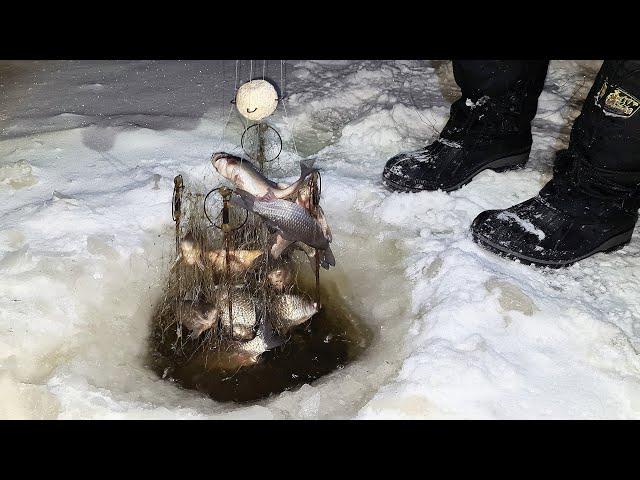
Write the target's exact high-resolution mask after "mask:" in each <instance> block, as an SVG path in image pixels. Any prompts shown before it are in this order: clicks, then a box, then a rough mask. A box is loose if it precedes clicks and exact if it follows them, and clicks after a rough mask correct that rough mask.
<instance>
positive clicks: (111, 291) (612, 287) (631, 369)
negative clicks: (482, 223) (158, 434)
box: [0, 61, 640, 418]
mask: <svg viewBox="0 0 640 480" xmlns="http://www.w3.org/2000/svg"><path fill="white" fill-rule="evenodd" d="M599 65H600V62H594V61H588V62H585V61H580V62H578V61H570V62H569V61H556V62H552V63H551V67H550V70H549V75H548V77H547V82H546V86H545V91H544V92H543V94H542V96H541V99H540V105H539V110H538V116H537V118H536V120H535V123H534V145H533V151H532V158H531V160H530V162H529V163H528V164H527V167H526V168H525V169H523V170H520V171H512V172H506V173H501V174H498V173H495V172H490V171H487V172H483V173H482V174H480V175H479V176H478V177H477V178H476V179H474V181H473V182H471V183H470V184H468V185H467V186H465V187H463V188H462V189H461V190H458V191H456V192H453V193H451V194H445V193H442V192H425V193H419V194H398V193H390V192H388V191H386V190H385V189H384V188H383V187H382V185H381V181H380V174H381V171H382V167H383V166H384V163H385V161H386V160H387V159H388V158H389V157H391V156H392V155H394V154H396V153H398V152H399V151H402V150H408V149H414V148H418V147H420V146H423V145H424V144H425V143H426V142H427V141H429V140H432V139H434V138H435V137H436V135H437V131H438V130H439V129H440V128H442V126H443V125H444V122H445V121H446V118H447V114H448V106H449V103H450V102H451V101H452V100H454V99H455V98H456V95H457V94H458V90H457V87H456V85H455V83H454V82H453V78H452V72H451V66H450V64H449V63H448V62H443V61H434V62H429V61H357V62H356V61H340V62H336V61H331V62H323V61H296V62H293V61H290V62H287V75H286V81H287V82H286V90H287V92H286V93H287V94H288V102H287V112H288V121H287V118H286V117H285V116H284V115H283V110H282V108H281V107H279V108H278V110H277V112H276V114H275V115H274V117H273V119H272V120H273V122H274V126H275V127H276V128H277V129H278V130H279V131H280V132H281V133H282V135H283V138H284V140H285V151H284V153H283V164H284V165H285V166H290V167H293V166H294V163H295V161H296V160H297V159H298V155H296V149H297V152H298V154H299V155H300V156H307V155H312V154H313V155H316V156H317V157H318V164H319V166H320V167H321V168H322V169H323V196H324V200H323V201H324V204H325V211H326V213H327V216H328V218H329V220H330V222H331V226H332V229H333V232H334V245H335V247H333V250H334V252H335V254H336V257H337V261H338V266H337V268H336V269H335V270H332V271H331V272H330V273H325V272H323V276H324V278H325V281H331V282H334V283H336V284H337V285H338V287H339V290H340V291H341V292H342V293H343V295H344V298H345V302H347V303H348V304H349V306H350V307H351V308H352V309H353V310H354V311H355V312H356V313H358V314H359V315H360V316H361V317H362V318H363V319H365V320H366V321H367V322H368V326H369V327H370V328H371V329H372V330H373V332H374V334H375V336H374V340H373V344H372V346H371V347H370V348H369V349H368V350H367V351H366V352H365V353H364V354H363V355H362V356H361V357H360V358H359V359H358V360H357V361H355V362H354V363H352V364H349V365H347V366H346V367H345V368H344V369H342V370H337V371H335V372H334V373H332V374H330V375H328V376H326V377H323V378H322V379H320V380H318V381H317V382H315V383H313V384H312V385H304V386H303V387H302V388H300V389H298V390H296V391H289V392H285V393H282V394H280V395H277V396H274V397H272V398H269V399H266V400H263V401H260V402H257V403H255V404H253V405H234V404H220V403H217V402H215V401H213V400H211V399H209V398H208V397H205V396H203V395H201V394H199V393H197V392H195V391H188V390H182V389H179V388H177V387H176V386H175V385H173V384H171V383H169V382H167V381H164V380H161V379H159V378H157V376H156V375H155V374H154V373H153V372H152V371H151V370H150V369H149V368H147V367H145V353H146V338H147V336H148V334H149V321H150V315H151V309H152V305H153V302H154V301H155V300H156V299H157V297H158V295H159V293H160V290H161V288H162V285H163V280H164V278H165V275H166V268H167V265H168V263H169V261H170V257H171V252H172V248H173V245H172V242H173V237H172V229H173V225H172V222H171V217H170V210H171V209H170V199H171V192H172V187H173V182H172V179H173V177H174V176H175V175H176V174H177V173H182V174H183V175H184V176H185V179H186V181H187V182H188V181H190V180H191V181H196V180H197V181H200V180H202V179H204V180H205V182H208V184H213V183H215V181H216V178H217V177H216V174H214V172H213V168H212V167H211V164H210V163H209V161H208V159H209V157H210V155H211V153H212V152H213V151H215V150H222V149H226V150H230V151H236V152H238V151H239V148H238V143H239V139H240V135H241V133H242V129H243V125H242V122H241V120H240V119H239V118H238V116H237V114H235V112H233V111H232V110H230V104H229V102H230V100H231V97H232V95H233V87H234V75H235V62H177V61H176V62H151V61H145V62H87V61H78V62H4V63H1V64H0V103H1V105H2V108H1V109H0V198H1V200H2V201H1V202H0V222H1V223H0V226H1V228H0V418H638V417H640V358H639V357H638V353H637V351H638V348H640V301H639V297H638V294H637V292H638V291H639V287H640V275H639V273H638V272H640V269H639V267H640V236H638V235H636V237H635V238H634V239H633V240H632V242H631V244H630V245H629V246H627V247H626V248H625V249H623V250H620V251H618V252H615V253H612V254H607V255H604V254H600V255H596V256H595V257H592V258H590V259H587V260H585V261H583V262H581V263H579V264H577V265H574V266H572V267H570V268H568V269H565V270H540V269H535V268H532V267H528V266H525V265H521V264H519V263H515V262H512V261H509V260H505V259H502V258H499V257H497V256H495V255H493V254H491V253H488V252H485V251H484V250H482V249H480V248H479V247H478V246H476V245H475V244H474V243H473V242H472V240H471V238H470V234H469V230H468V227H469V224H470V223H471V221H472V219H473V218H474V217H475V215H477V214H478V213H479V212H481V211H482V210H485V209H489V208H491V209H493V208H504V207H507V206H510V205H512V204H514V203H517V202H520V201H523V200H525V199H527V198H529V197H530V196H532V195H534V194H535V193H537V191H538V190H539V189H540V187H541V186H542V185H543V184H544V183H545V182H546V181H547V180H548V179H549V178H550V175H551V165H552V162H553V155H554V151H556V150H557V149H559V148H562V147H563V146H566V144H567V141H568V134H569V126H570V122H571V120H572V119H573V118H575V116H577V114H578V111H579V110H578V109H579V106H580V103H581V100H582V99H583V98H584V96H585V95H586V93H587V90H588V88H589V87H590V82H591V80H592V78H593V77H594V75H595V73H596V72H597V69H598V67H599ZM279 68H280V64H279V62H269V63H268V64H267V65H266V73H267V76H268V77H271V78H274V79H276V80H277V81H279V75H280V70H279ZM254 69H255V70H254V71H257V72H261V69H262V62H258V63H257V64H254ZM249 70H250V65H249V63H248V62H241V64H240V77H241V79H243V80H247V79H248V78H247V77H248V75H249ZM229 112H232V113H231V115H230V116H229ZM227 118H229V119H230V121H229V122H228V123H227ZM292 134H293V135H292ZM294 139H295V147H297V148H295V147H294V142H293V140H294ZM294 170H295V169H294V168H291V169H290V172H293V171H294ZM523 228H524V227H523Z"/></svg>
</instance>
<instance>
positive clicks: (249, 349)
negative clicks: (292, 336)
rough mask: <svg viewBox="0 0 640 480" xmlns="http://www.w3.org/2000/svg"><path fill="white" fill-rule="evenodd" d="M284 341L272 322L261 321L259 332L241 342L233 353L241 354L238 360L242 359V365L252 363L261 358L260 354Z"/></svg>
mask: <svg viewBox="0 0 640 480" xmlns="http://www.w3.org/2000/svg"><path fill="white" fill-rule="evenodd" d="M283 343H284V339H283V338H282V337H280V336H279V335H278V334H277V333H276V332H275V331H274V330H273V327H272V326H271V324H270V322H268V321H264V322H260V326H259V327H258V333H257V334H256V336H255V337H253V339H252V340H249V341H248V342H239V343H238V345H237V347H236V350H235V351H234V352H233V354H235V355H237V356H239V358H237V359H236V361H242V366H246V365H252V364H255V363H257V362H258V361H259V360H260V355H262V354H263V353H264V352H266V351H268V350H271V349H273V348H276V347H279V346H280V345H282V344H283Z"/></svg>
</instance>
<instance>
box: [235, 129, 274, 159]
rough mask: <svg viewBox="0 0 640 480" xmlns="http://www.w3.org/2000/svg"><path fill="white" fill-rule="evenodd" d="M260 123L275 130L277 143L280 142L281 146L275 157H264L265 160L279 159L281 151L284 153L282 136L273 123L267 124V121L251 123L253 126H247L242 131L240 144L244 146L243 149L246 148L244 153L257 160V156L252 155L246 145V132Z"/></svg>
mask: <svg viewBox="0 0 640 480" xmlns="http://www.w3.org/2000/svg"><path fill="white" fill-rule="evenodd" d="M260 125H264V126H266V127H267V129H268V130H273V132H274V133H275V134H276V136H277V143H278V144H279V146H280V148H279V149H278V153H277V154H276V155H275V156H274V157H273V158H265V159H264V161H265V162H266V163H269V162H273V161H274V160H275V159H277V158H278V157H279V156H280V153H282V137H281V136H280V134H279V133H278V131H277V130H276V129H275V128H273V127H272V126H271V125H269V124H266V123H254V124H253V125H251V126H249V127H247V128H245V129H244V132H242V138H241V139H240V145H241V146H242V149H243V150H244V153H246V154H247V156H248V157H249V158H251V160H254V161H257V159H256V158H253V156H252V155H251V153H249V152H248V151H247V148H246V146H245V141H246V140H245V136H246V134H247V132H248V131H249V130H251V129H252V128H258V127H259V126H260Z"/></svg>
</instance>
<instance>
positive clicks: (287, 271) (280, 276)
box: [267, 263, 293, 292]
mask: <svg viewBox="0 0 640 480" xmlns="http://www.w3.org/2000/svg"><path fill="white" fill-rule="evenodd" d="M267 280H268V282H269V285H271V287H272V288H274V289H275V290H278V291H280V292H282V291H284V289H285V288H287V287H289V286H291V285H292V284H293V271H292V270H291V267H290V266H289V265H288V264H286V263H284V264H282V265H280V266H277V267H275V268H274V269H272V270H271V271H270V272H269V273H268V274H267Z"/></svg>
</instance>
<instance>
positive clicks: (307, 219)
mask: <svg viewBox="0 0 640 480" xmlns="http://www.w3.org/2000/svg"><path fill="white" fill-rule="evenodd" d="M253 211H254V212H255V213H257V214H258V215H260V216H262V217H264V218H266V219H268V220H270V221H271V222H272V223H273V224H275V226H276V227H278V229H279V230H281V231H282V233H283V236H284V237H285V238H287V239H288V240H296V241H301V242H304V243H306V244H307V245H310V246H312V247H314V248H320V249H326V248H327V247H328V246H329V241H328V240H327V239H326V238H325V236H324V233H323V232H322V228H321V227H320V225H319V224H318V222H317V221H316V220H315V219H314V218H313V217H311V216H310V215H309V214H308V213H307V212H306V210H305V209H304V208H302V207H301V206H300V205H297V204H295V203H293V202H288V201H286V200H279V199H271V200H266V201H263V200H259V199H255V200H254V203H253Z"/></svg>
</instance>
